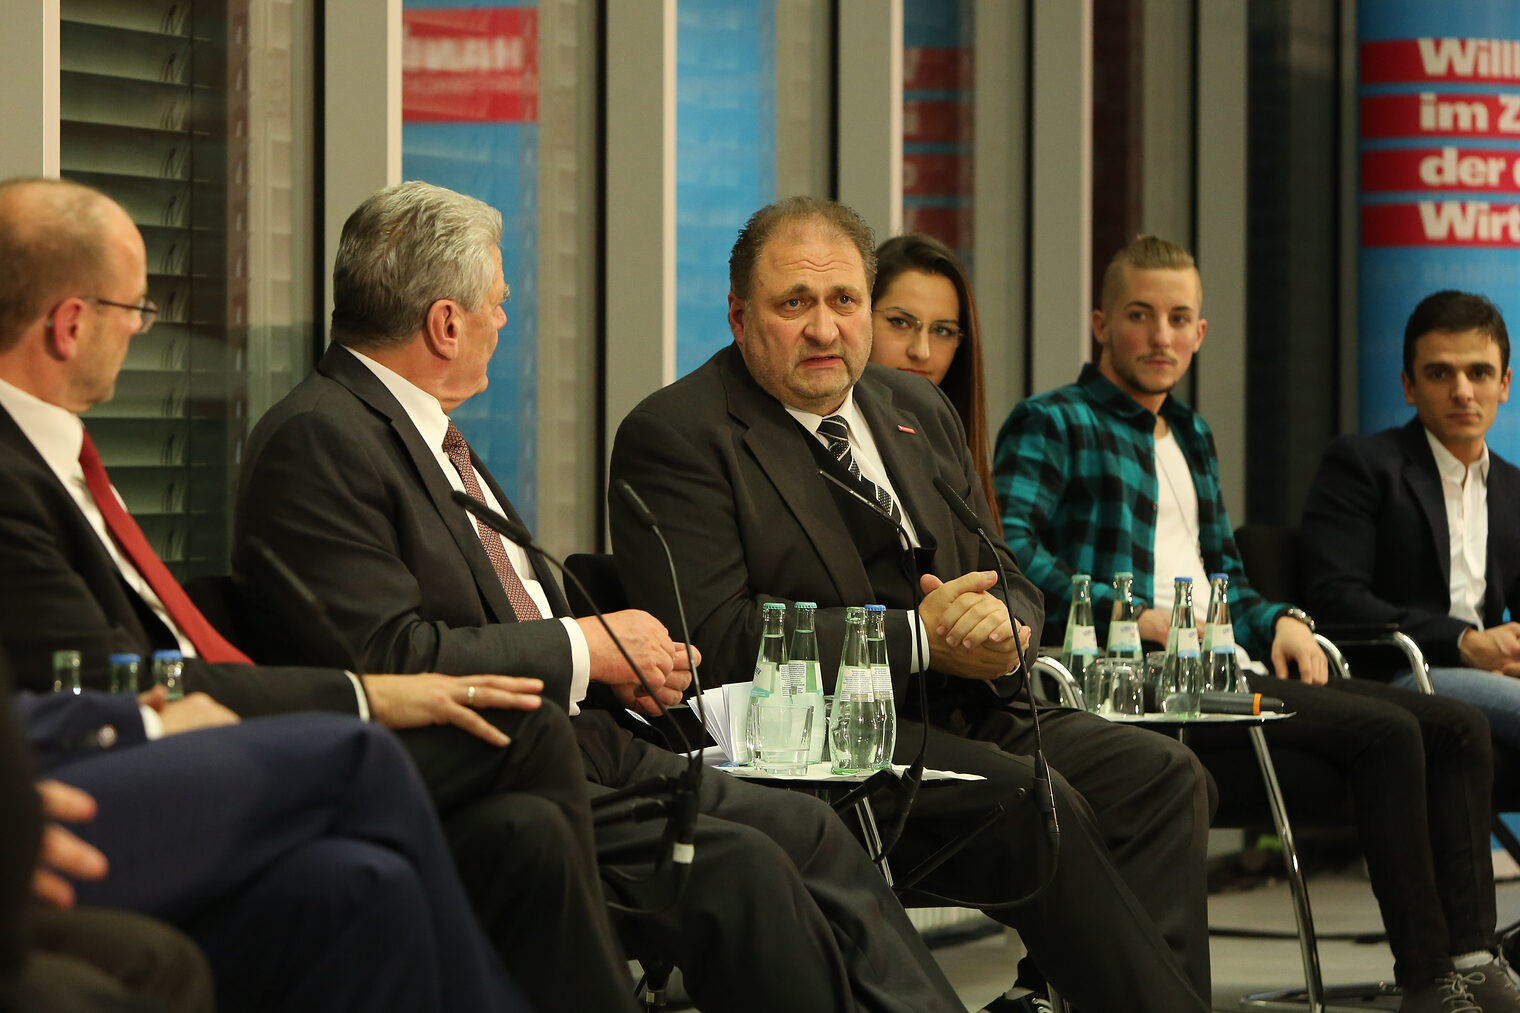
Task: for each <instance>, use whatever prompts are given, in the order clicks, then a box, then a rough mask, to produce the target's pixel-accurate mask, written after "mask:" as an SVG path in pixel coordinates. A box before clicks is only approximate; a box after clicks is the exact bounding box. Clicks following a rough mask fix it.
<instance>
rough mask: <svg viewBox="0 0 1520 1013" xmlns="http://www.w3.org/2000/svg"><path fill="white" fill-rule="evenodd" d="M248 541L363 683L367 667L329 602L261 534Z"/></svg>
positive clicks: (303, 617)
mask: <svg viewBox="0 0 1520 1013" xmlns="http://www.w3.org/2000/svg"><path fill="white" fill-rule="evenodd" d="M248 544H249V545H250V546H252V547H253V551H254V552H255V553H257V554H258V557H259V558H260V559H261V560H263V561H264V565H265V566H267V567H268V568H269V571H270V572H271V573H273V574H274V575H275V579H276V580H277V581H278V582H279V583H281V584H283V585H285V588H286V589H287V590H289V591H290V592H291V593H292V594H294V595H295V596H296V599H297V600H298V601H299V602H300V603H301V605H302V606H304V607H305V609H306V611H305V612H304V613H303V614H302V615H301V621H302V622H305V621H307V620H312V619H314V620H316V623H317V629H319V630H321V631H322V636H323V638H324V639H326V640H327V642H328V646H329V647H331V648H332V649H333V650H334V651H335V652H336V653H337V655H338V657H339V658H340V659H342V661H341V663H342V665H343V667H344V668H346V669H348V671H350V672H352V673H353V674H354V676H355V678H358V679H359V680H360V683H359V685H361V686H362V685H364V683H363V678H364V668H363V667H362V666H361V665H360V664H359V652H358V651H355V650H354V645H353V644H352V643H351V642H350V641H349V639H348V638H347V637H345V636H344V635H343V631H342V630H340V629H338V626H337V624H336V623H334V622H333V621H332V616H330V615H328V614H327V606H326V605H325V604H323V602H322V599H321V598H318V597H317V595H316V592H315V591H313V590H312V589H311V585H310V584H308V583H306V581H304V580H302V579H301V578H300V577H298V576H297V575H296V572H295V571H294V570H292V569H291V568H290V567H289V566H287V565H286V564H285V560H283V559H281V558H280V557H279V556H277V555H275V551H274V550H273V549H271V548H270V547H269V546H268V545H267V544H265V542H264V540H263V539H262V538H259V537H257V536H254V535H249V536H248Z"/></svg>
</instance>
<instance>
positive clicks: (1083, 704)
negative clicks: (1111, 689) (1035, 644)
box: [1029, 654, 1087, 710]
mask: <svg viewBox="0 0 1520 1013" xmlns="http://www.w3.org/2000/svg"><path fill="white" fill-rule="evenodd" d="M1029 667H1030V683H1031V688H1032V687H1033V681H1034V676H1035V675H1043V676H1045V677H1046V678H1048V679H1050V680H1051V681H1053V682H1054V683H1055V684H1056V692H1057V693H1058V694H1059V695H1060V698H1061V704H1062V706H1065V707H1071V708H1073V709H1074V710H1086V709H1087V699H1086V697H1084V696H1083V695H1082V687H1081V686H1079V685H1078V684H1077V679H1076V676H1074V675H1072V674H1071V669H1069V668H1067V667H1066V666H1065V665H1063V664H1061V662H1060V660H1059V659H1057V658H1053V657H1051V656H1050V655H1048V654H1042V655H1040V656H1039V657H1038V658H1036V659H1035V661H1034V664H1033V665H1030V666H1029Z"/></svg>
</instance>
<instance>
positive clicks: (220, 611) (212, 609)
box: [183, 574, 249, 654]
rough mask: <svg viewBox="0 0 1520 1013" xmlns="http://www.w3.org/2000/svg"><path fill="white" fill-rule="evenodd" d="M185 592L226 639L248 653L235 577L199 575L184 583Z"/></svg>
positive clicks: (240, 599) (238, 590) (241, 601)
mask: <svg viewBox="0 0 1520 1013" xmlns="http://www.w3.org/2000/svg"><path fill="white" fill-rule="evenodd" d="M183 586H184V589H185V594H187V595H188V596H189V597H190V601H191V603H192V604H193V605H194V606H195V607H196V608H197V609H199V610H200V613H201V615H203V616H205V617H206V619H207V621H208V622H210V623H211V625H212V626H215V627H216V631H217V632H218V633H220V634H221V635H222V636H223V637H226V638H227V642H228V643H230V644H232V646H234V647H236V648H237V649H238V650H240V651H242V652H243V653H244V654H247V653H249V651H248V643H249V638H248V636H247V631H246V630H244V629H243V623H242V615H243V608H244V605H243V596H242V591H241V589H240V584H239V582H238V580H237V578H236V577H233V576H230V575H228V574H202V575H201V576H199V577H191V578H190V579H189V580H187V581H185V583H184V585H183Z"/></svg>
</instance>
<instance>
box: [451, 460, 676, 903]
mask: <svg viewBox="0 0 1520 1013" xmlns="http://www.w3.org/2000/svg"><path fill="white" fill-rule="evenodd" d="M453 498H454V502H456V503H458V504H459V505H460V506H461V507H463V508H464V509H465V510H467V511H469V512H470V514H471V515H473V516H475V517H478V518H479V519H480V520H481V521H482V522H483V523H484V524H485V525H486V526H487V527H489V528H491V529H492V530H493V531H496V532H497V533H498V534H501V535H503V536H505V537H506V538H509V539H511V540H512V541H513V542H516V543H517V544H518V545H521V546H523V547H524V548H528V549H532V550H533V551H534V552H535V553H537V554H538V555H539V556H540V557H542V558H543V559H546V560H548V561H549V563H550V564H551V565H553V566H554V567H555V569H557V570H559V572H560V573H562V574H564V575H565V577H566V578H568V579H569V580H570V581H571V582H572V583H574V584H575V587H576V589H577V590H579V591H580V593H581V596H582V597H584V598H585V599H586V601H587V602H589V603H590V604H591V607H592V610H593V611H594V613H595V615H596V619H597V622H599V623H600V624H601V627H602V629H603V630H604V631H605V632H606V634H607V636H608V637H609V638H611V640H612V642H613V644H614V645H616V647H617V649H618V653H619V654H621V655H622V656H623V660H624V661H625V662H627V663H628V667H629V668H630V669H631V670H632V671H633V674H634V676H635V677H636V678H637V679H638V680H639V685H641V686H642V687H643V688H644V692H645V693H647V694H649V698H650V699H651V700H653V701H654V704H655V707H656V708H657V709H658V710H659V712H660V716H661V717H665V716H666V715H667V713H668V712H667V709H666V707H665V703H664V701H662V700H661V699H660V698H659V696H658V695H657V694H656V693H655V691H654V689H653V688H652V687H651V686H650V684H649V680H648V679H647V678H646V677H645V675H644V672H643V670H642V669H640V668H639V666H638V664H637V663H636V662H635V661H634V660H633V656H632V655H630V654H629V653H628V648H627V647H625V646H624V645H623V641H622V640H621V639H620V638H619V637H618V635H617V634H616V633H614V632H613V630H612V626H611V624H609V623H608V622H607V618H606V616H604V615H602V610H601V609H600V608H598V607H597V605H596V599H595V597H594V596H593V595H592V594H591V591H590V589H589V588H587V587H586V585H585V583H584V582H582V581H581V579H580V577H578V576H576V574H575V573H574V572H572V571H571V570H569V569H568V568H567V567H566V566H565V565H564V564H563V563H562V562H560V561H559V560H558V559H556V558H555V557H554V556H552V555H550V554H549V551H548V550H547V549H545V548H544V547H543V546H542V545H540V544H539V543H538V541H537V540H536V539H535V538H534V537H533V535H532V533H531V532H530V531H528V529H527V527H525V526H524V525H522V524H519V523H517V522H515V521H513V520H512V519H511V518H510V517H507V516H506V515H505V514H503V513H501V511H499V510H495V509H493V508H492V507H491V506H490V505H488V504H486V503H484V502H482V501H481V500H478V499H476V498H475V497H474V496H471V495H470V494H468V493H465V492H461V491H459V490H457V489H456V490H455V491H454V493H453ZM687 659H688V663H689V662H690V654H689V653H688V655H687ZM666 723H667V724H670V725H672V726H673V727H674V728H675V730H676V734H677V735H679V736H680V738H681V743H682V745H684V746H685V747H686V749H685V750H684V751H683V750H677V749H676V748H675V744H674V743H672V742H671V741H670V737H669V736H668V735H667V734H666V733H665V730H664V729H663V728H659V727H656V729H655V730H656V731H658V732H659V734H660V737H661V738H662V739H664V740H665V745H666V747H667V748H668V749H670V751H671V752H685V753H690V752H691V751H692V745H691V741H690V740H689V739H688V738H687V737H686V732H685V730H684V729H682V728H681V726H680V723H679V722H676V721H668V722H666ZM701 780H702V768H701V766H700V764H698V765H697V766H695V767H693V766H691V765H690V764H689V763H688V766H687V769H686V771H685V772H684V773H683V774H682V775H681V777H680V778H679V779H677V786H675V787H671V785H670V779H669V778H668V777H667V776H660V777H654V778H650V779H649V780H647V781H644V782H641V783H639V784H634V785H628V786H626V787H625V788H623V789H619V791H618V792H614V793H613V794H612V795H610V796H604V797H603V799H602V800H599V801H601V802H602V804H603V805H605V804H608V803H610V802H614V801H618V800H620V799H622V798H627V797H629V796H630V795H639V794H645V793H649V792H659V791H668V792H670V794H671V796H672V797H671V798H670V800H669V801H668V802H664V803H661V804H660V807H659V808H656V807H654V806H649V805H640V806H636V807H634V809H635V812H636V814H627V815H621V816H615V817H613V818H612V819H610V820H607V821H605V822H607V823H620V822H626V821H628V820H629V819H651V818H654V817H656V816H658V815H660V814H661V812H662V811H663V812H665V813H666V814H667V815H668V816H669V819H670V823H669V824H668V826H669V827H670V829H669V830H668V831H667V834H666V836H667V837H669V838H670V839H671V840H670V847H669V849H667V850H665V851H662V853H661V856H660V860H659V861H657V862H656V863H655V868H654V870H653V871H652V872H651V873H650V874H649V875H648V876H647V877H643V878H636V877H632V876H628V875H625V874H623V873H621V872H620V871H619V870H616V869H605V870H603V874H604V875H608V876H612V877H614V878H616V879H619V880H620V881H622V882H623V883H624V884H627V885H630V886H642V885H644V884H647V883H652V882H654V881H655V879H656V878H658V876H659V875H660V872H661V871H662V869H663V868H664V866H665V863H666V861H669V862H670V864H671V865H672V866H673V878H674V879H675V883H674V886H673V889H672V892H671V895H670V897H669V899H668V900H667V901H666V903H665V904H664V906H662V907H658V908H634V907H629V906H627V905H624V904H620V903H618V902H617V901H613V900H610V899H609V900H608V901H607V906H608V907H610V908H612V909H614V910H616V911H619V912H621V913H623V914H628V915H633V916H636V917H645V916H652V915H659V914H663V913H665V912H666V911H669V910H670V909H671V908H673V907H674V906H675V905H676V903H677V902H678V901H679V900H680V898H681V895H682V894H683V893H684V892H685V890H686V883H687V881H688V880H689V878H690V876H689V874H690V871H691V864H692V862H693V861H694V860H695V858H696V848H695V844H694V840H693V838H694V837H695V825H696V817H697V811H698V807H697V795H698V792H699V790H700V788H701ZM682 781H684V782H685V783H684V785H683V784H681V783H680V782H682ZM593 808H599V806H597V805H595V803H594V804H593Z"/></svg>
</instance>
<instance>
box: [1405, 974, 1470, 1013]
mask: <svg viewBox="0 0 1520 1013" xmlns="http://www.w3.org/2000/svg"><path fill="white" fill-rule="evenodd" d="M1467 985H1468V982H1467V978H1466V977H1464V976H1463V975H1461V974H1458V973H1457V972H1456V971H1452V972H1451V973H1450V974H1443V975H1442V976H1441V977H1439V978H1437V979H1436V980H1435V981H1433V982H1431V983H1430V984H1428V985H1425V986H1424V987H1422V988H1417V989H1413V990H1406V991H1405V992H1404V1001H1403V1002H1401V1003H1399V1013H1483V1007H1482V1006H1479V1005H1478V1004H1477V1003H1476V1002H1475V1001H1474V1000H1473V996H1472V993H1471V992H1470V991H1468V988H1467Z"/></svg>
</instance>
